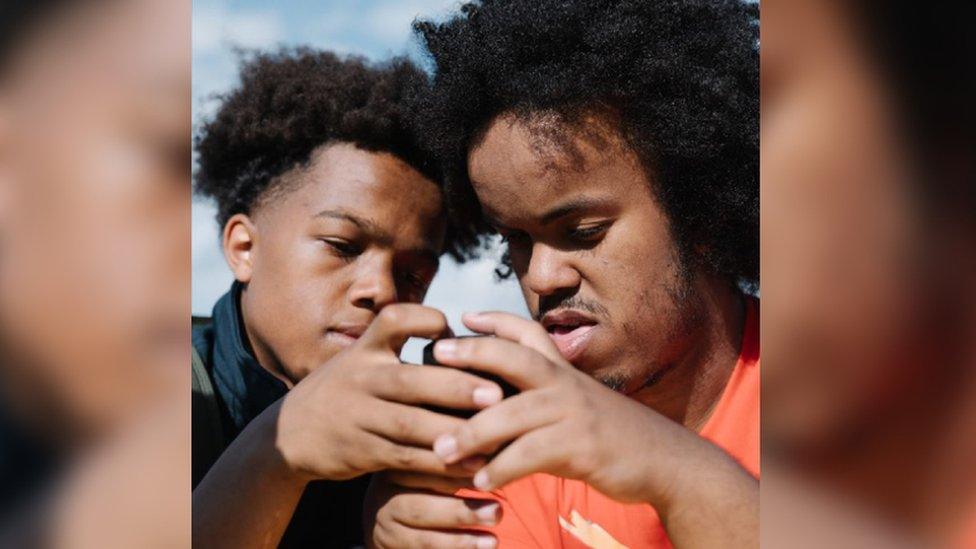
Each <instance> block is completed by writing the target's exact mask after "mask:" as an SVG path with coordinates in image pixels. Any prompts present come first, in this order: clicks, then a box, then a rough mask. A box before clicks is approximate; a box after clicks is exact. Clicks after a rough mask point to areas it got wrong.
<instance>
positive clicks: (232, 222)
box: [223, 214, 257, 284]
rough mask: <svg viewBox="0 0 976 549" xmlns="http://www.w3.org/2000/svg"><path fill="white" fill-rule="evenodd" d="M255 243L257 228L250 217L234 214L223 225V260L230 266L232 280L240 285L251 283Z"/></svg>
mask: <svg viewBox="0 0 976 549" xmlns="http://www.w3.org/2000/svg"><path fill="white" fill-rule="evenodd" d="M256 242H257V228H256V227H255V226H254V222H253V221H251V218H250V217H248V216H246V215H244V214H234V215H233V216H231V218H230V219H228V220H227V223H226V224H224V236H223V247H224V259H225V260H226V261H227V265H229V266H230V270H231V271H233V272H234V278H236V279H237V281H238V282H241V283H242V284H247V283H248V282H250V281H251V274H252V273H253V271H254V253H255V251H256V246H255V244H256Z"/></svg>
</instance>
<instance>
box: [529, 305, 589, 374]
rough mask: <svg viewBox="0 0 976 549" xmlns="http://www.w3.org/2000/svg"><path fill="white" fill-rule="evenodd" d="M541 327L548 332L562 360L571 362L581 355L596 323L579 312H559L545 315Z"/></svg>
mask: <svg viewBox="0 0 976 549" xmlns="http://www.w3.org/2000/svg"><path fill="white" fill-rule="evenodd" d="M542 326H543V327H544V328H545V329H546V331H547V332H549V337H550V338H552V341H553V343H555V344H556V347H557V348H558V349H559V353H560V354H561V355H563V358H565V359H566V360H568V361H570V362H572V361H573V360H574V359H576V358H579V356H580V355H582V353H583V351H584V350H585V348H586V344H587V342H588V341H589V339H590V337H591V336H592V335H593V332H594V330H595V329H596V327H597V322H596V320H594V319H593V318H592V317H591V316H589V315H587V314H585V313H581V312H579V311H572V310H560V311H551V312H549V313H546V315H545V316H543V317H542Z"/></svg>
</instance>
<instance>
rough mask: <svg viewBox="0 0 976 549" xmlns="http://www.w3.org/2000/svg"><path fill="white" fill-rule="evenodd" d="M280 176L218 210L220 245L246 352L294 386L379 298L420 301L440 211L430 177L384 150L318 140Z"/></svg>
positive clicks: (355, 332) (358, 327)
mask: <svg viewBox="0 0 976 549" xmlns="http://www.w3.org/2000/svg"><path fill="white" fill-rule="evenodd" d="M289 177H291V178H292V179H297V181H290V182H286V183H284V185H285V186H286V187H287V186H288V185H293V186H294V187H296V188H295V189H294V190H293V191H290V192H289V190H284V191H282V192H281V193H279V194H278V195H277V196H274V197H271V198H269V199H267V200H266V202H267V204H265V205H263V206H259V207H258V208H257V209H256V212H255V214H254V216H253V218H248V217H247V216H244V215H237V216H234V218H232V219H231V220H230V221H228V223H227V225H226V227H225V230H224V250H225V254H226V257H227V260H228V263H229V264H230V265H231V268H232V270H233V271H234V275H235V277H236V278H237V280H239V281H241V282H243V283H245V284H247V287H246V289H245V290H244V292H243V293H242V295H241V308H242V315H243V317H244V324H245V326H246V329H247V332H248V337H249V339H250V341H251V343H252V345H253V346H254V351H255V353H256V355H257V358H258V361H259V362H260V363H261V364H262V365H264V367H265V368H268V369H269V370H271V371H272V372H274V373H275V374H277V375H278V376H279V377H281V378H282V379H283V380H284V381H285V382H286V383H288V384H289V385H294V384H295V383H297V382H298V381H299V380H301V379H302V378H304V377H305V376H306V375H308V373H309V372H310V371H311V370H312V369H314V368H315V367H317V366H318V365H320V364H322V363H323V362H325V361H326V360H328V359H329V358H331V357H332V356H333V355H335V354H336V353H338V352H339V351H341V350H343V349H345V348H346V347H348V346H349V345H350V344H351V343H352V342H353V341H355V338H357V337H358V336H360V335H362V333H363V332H364V331H365V330H366V327H367V326H369V323H370V322H371V321H372V320H373V318H374V317H375V316H376V314H377V313H378V312H379V310H380V309H382V308H383V307H384V306H386V305H388V304H391V303H397V302H409V303H419V302H421V301H422V300H423V298H424V295H425V294H426V293H427V288H428V286H430V282H431V280H432V279H433V278H434V274H436V272H437V265H438V255H439V252H440V246H441V242H442V241H443V239H444V220H443V219H442V217H441V207H440V200H441V199H440V191H439V190H438V188H437V186H436V185H434V183H432V182H431V181H429V180H427V179H426V178H425V177H424V176H423V175H421V174H420V173H419V172H417V171H416V170H414V169H413V168H411V167H410V166H409V165H407V164H406V163H404V162H403V161H401V160H399V159H397V158H396V157H394V156H393V155H391V154H388V153H383V154H380V153H370V152H367V151H363V150H360V149H358V148H356V147H355V146H353V145H350V144H336V145H331V146H324V147H321V148H320V149H318V150H317V151H316V152H315V153H314V154H313V156H312V162H311V165H310V166H309V168H308V170H306V171H303V172H301V173H297V174H291V175H290V176H289ZM308 182H314V183H313V184H303V183H308Z"/></svg>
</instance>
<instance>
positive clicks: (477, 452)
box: [367, 116, 759, 548]
mask: <svg viewBox="0 0 976 549" xmlns="http://www.w3.org/2000/svg"><path fill="white" fill-rule="evenodd" d="M587 122H588V130H589V131H588V132H587V135H586V136H577V135H573V134H571V133H570V134H569V138H568V139H567V140H560V143H559V144H558V145H553V144H552V142H551V141H545V140H543V139H540V138H539V135H540V132H538V131H535V130H536V129H537V128H536V127H535V126H533V123H532V122H529V123H526V122H524V121H521V120H517V119H515V118H512V117H507V116H501V117H498V118H496V119H494V120H493V121H492V122H491V123H490V124H489V125H488V127H487V129H486V130H485V133H484V135H483V136H481V138H480V139H477V140H476V141H475V142H474V144H473V145H472V147H471V149H470V152H469V154H468V174H469V177H470V179H471V181H472V185H473V186H474V189H475V192H476V194H477V196H478V199H479V201H480V203H481V205H482V208H483V211H484V213H485V214H486V216H487V217H488V218H489V220H490V222H491V223H492V224H493V225H494V227H495V228H496V229H497V230H498V232H499V233H500V234H502V235H503V237H504V238H505V239H506V240H507V243H508V247H509V248H508V249H509V252H510V256H511V264H512V268H513V271H514V273H515V275H516V276H517V277H518V279H519V284H520V285H521V288H522V292H523V294H524V296H525V299H526V303H527V305H528V308H529V310H530V312H531V313H532V315H533V317H535V318H536V319H537V320H538V322H533V321H530V320H527V319H524V318H518V317H516V316H514V315H510V314H507V313H497V312H495V313H492V312H487V313H481V314H470V315H466V316H465V317H464V319H463V320H464V324H465V326H467V327H468V328H469V329H471V330H472V331H474V332H476V333H479V334H485V335H492V336H494V337H486V338H469V339H461V340H455V339H445V340H441V341H439V342H438V343H437V344H436V346H435V348H434V354H435V357H436V358H437V360H438V361H440V362H441V363H443V364H446V365H449V366H455V367H461V368H475V369H478V370H483V371H485V372H488V373H491V374H495V375H499V376H501V377H503V378H504V379H506V380H508V381H509V382H511V383H512V384H513V385H515V386H516V387H517V388H518V389H519V390H520V392H519V393H518V394H517V395H514V396H511V397H509V398H506V399H505V400H503V401H502V402H500V403H499V404H497V405H494V406H490V407H488V408H487V409H485V410H483V411H481V412H479V413H478V414H476V415H475V416H474V417H472V418H471V419H470V420H468V421H467V422H465V423H464V424H462V425H460V426H458V427H457V428H455V429H453V430H451V431H448V432H445V433H444V434H442V435H441V436H439V437H438V438H437V440H436V441H435V443H434V451H435V452H436V453H437V454H438V456H440V457H441V458H442V459H443V460H444V462H445V463H446V464H449V465H457V464H461V465H467V466H468V467H470V468H471V470H472V471H475V470H477V472H476V473H475V475H474V477H473V478H472V479H471V481H470V482H471V483H473V485H474V486H475V487H476V488H477V489H479V490H482V491H491V490H494V489H497V488H501V487H504V486H505V485H506V484H508V483H510V482H513V481H515V480H517V479H519V478H523V477H526V476H528V475H531V474H533V473H547V474H551V475H555V476H558V477H562V478H567V479H576V480H580V481H583V482H585V483H587V484H588V485H590V486H591V487H593V488H595V489H596V490H598V491H600V492H601V493H603V494H605V495H607V496H608V497H610V498H612V499H614V500H617V501H621V502H644V503H650V504H651V505H652V506H654V508H655V509H657V510H658V511H659V512H660V513H661V517H662V521H663V522H664V524H665V525H666V529H667V533H668V536H669V539H671V540H672V542H673V543H674V544H675V545H676V546H702V547H705V546H727V547H739V546H742V547H752V546H755V544H756V543H757V536H758V495H759V491H758V483H757V481H756V479H755V478H753V477H752V476H751V475H750V474H749V473H748V472H746V471H745V470H744V469H742V468H741V467H740V466H739V465H738V464H737V463H736V462H735V461H734V460H732V459H731V458H730V457H729V456H728V454H726V453H725V452H724V451H722V450H720V449H719V448H718V447H716V446H714V445H712V444H711V443H709V442H706V441H705V440H704V439H702V438H701V437H698V436H697V435H696V434H695V432H694V431H696V430H697V429H699V428H700V427H701V426H702V425H703V424H704V422H705V421H706V420H707V419H708V417H709V413H710V412H711V410H712V409H713V406H714V405H715V404H716V403H717V401H718V399H719V397H720V395H721V393H722V391H723V389H724V387H725V385H726V382H727V380H728V377H729V374H730V372H731V371H732V369H733V368H734V367H735V364H736V362H737V357H738V353H739V345H740V343H741V339H742V330H743V322H744V299H743V297H742V295H741V293H740V292H739V290H738V289H737V288H735V287H734V286H733V285H732V284H731V283H730V282H728V281H724V280H721V279H720V277H717V276H714V275H710V274H707V273H706V271H705V270H704V269H702V268H700V267H699V266H697V265H696V264H695V263H694V261H688V262H687V263H682V262H681V261H680V259H679V254H678V253H677V246H676V244H675V242H674V239H673V238H672V235H671V232H670V230H669V228H668V226H669V225H668V221H667V216H666V215H665V213H664V211H663V209H662V208H661V207H660V205H659V204H658V203H657V201H656V199H655V195H654V192H653V188H652V182H651V180H650V178H649V177H648V174H647V172H646V171H645V170H644V169H643V167H642V165H641V163H640V162H639V161H638V159H637V158H636V156H635V155H634V153H633V152H632V150H631V149H630V148H629V147H628V146H627V145H626V143H625V142H624V141H623V140H622V139H620V138H619V134H617V133H616V132H615V131H614V128H613V125H612V124H611V123H609V122H607V121H606V120H605V119H601V118H599V117H593V118H592V119H591V120H588V121H587ZM548 123H551V120H549V121H548ZM562 129H563V130H565V131H567V132H571V131H572V128H570V127H564V128H562ZM542 133H543V135H544V134H545V132H542ZM567 144H571V145H567ZM608 388H609V389H608ZM610 389H612V390H610ZM622 440H623V441H627V443H626V444H624V445H621V444H620V441H622ZM568 441H571V443H569V442H568ZM479 456H490V458H488V459H487V463H480V462H479V463H471V462H470V460H472V459H480V458H479ZM705 478H707V479H708V481H707V482H705V481H703V480H702V479H705ZM463 480H464V481H467V479H463ZM463 486H465V483H463V482H458V481H457V480H456V479H443V478H434V477H432V476H429V475H426V476H425V475H416V474H411V475H403V474H400V473H398V472H395V471H394V472H390V473H387V474H385V475H384V476H382V477H379V478H378V479H377V480H376V481H375V482H374V483H373V488H372V490H373V492H372V493H371V497H370V498H368V507H367V508H368V509H370V510H371V511H370V514H369V515H368V516H367V520H368V524H367V526H368V528H369V530H370V531H371V541H372V542H373V544H374V545H375V546H376V547H399V546H404V545H410V546H413V545H424V546H430V547H479V548H482V547H493V546H494V545H493V543H494V541H495V540H492V539H484V538H482V539H479V540H475V539H472V538H470V534H468V533H465V532H464V531H463V530H464V529H465V528H469V527H470V526H472V525H477V524H481V525H484V524H491V523H492V522H493V520H491V516H490V513H491V512H492V511H493V510H492V509H491V508H489V507H482V508H478V509H477V510H475V509H473V508H472V502H470V501H465V500H463V499H461V498H454V497H449V495H452V494H454V493H455V491H456V489H457V488H460V487H463ZM417 489H421V490H426V491H421V492H418V491H417ZM430 491H435V492H440V493H441V494H445V495H433V494H431V493H430ZM705 508H709V509H711V510H712V512H710V513H701V512H699V511H700V510H701V509H705ZM372 509H376V510H377V511H376V513H372ZM496 510H497V509H496ZM479 512H480V513H479ZM485 515H488V519H489V520H487V521H486V516H485ZM715 517H721V519H720V520H712V519H713V518H715Z"/></svg>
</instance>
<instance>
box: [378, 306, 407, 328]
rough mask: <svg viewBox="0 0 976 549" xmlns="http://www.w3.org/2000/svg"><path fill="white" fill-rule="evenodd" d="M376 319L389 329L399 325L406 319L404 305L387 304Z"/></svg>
mask: <svg viewBox="0 0 976 549" xmlns="http://www.w3.org/2000/svg"><path fill="white" fill-rule="evenodd" d="M376 320H378V321H379V322H380V325H381V326H383V327H384V328H387V329H389V328H391V327H394V326H398V325H399V324H400V323H402V322H403V320H404V311H403V307H402V306H401V305H397V304H393V305H387V306H386V307H383V309H382V310H381V311H380V314H378V315H377V316H376Z"/></svg>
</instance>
